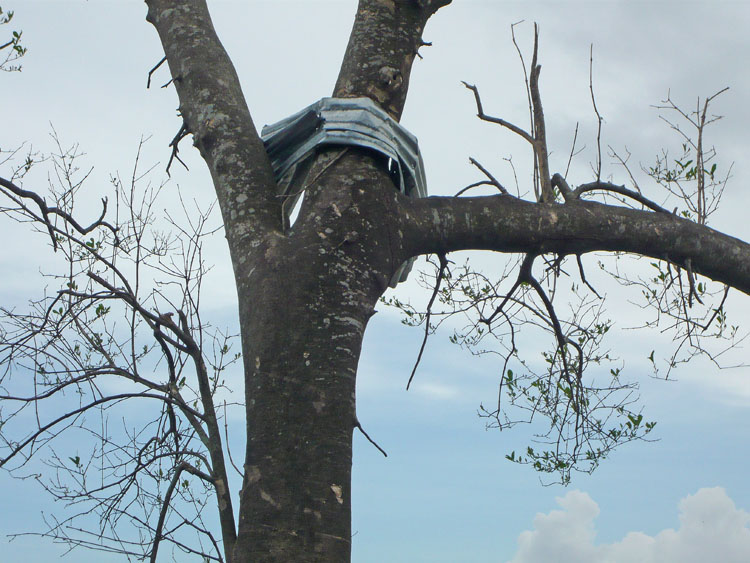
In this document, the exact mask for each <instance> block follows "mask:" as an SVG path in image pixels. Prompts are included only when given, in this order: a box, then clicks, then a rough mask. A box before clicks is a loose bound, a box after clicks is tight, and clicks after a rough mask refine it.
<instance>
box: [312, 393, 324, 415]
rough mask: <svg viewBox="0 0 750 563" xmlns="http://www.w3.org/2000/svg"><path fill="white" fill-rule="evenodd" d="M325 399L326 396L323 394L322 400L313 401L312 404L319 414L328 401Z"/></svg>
mask: <svg viewBox="0 0 750 563" xmlns="http://www.w3.org/2000/svg"><path fill="white" fill-rule="evenodd" d="M324 399H325V397H324V396H322V395H321V397H320V401H313V404H312V406H313V408H314V409H315V412H316V413H318V414H320V413H322V412H323V409H324V408H325V406H326V402H325V400H324Z"/></svg>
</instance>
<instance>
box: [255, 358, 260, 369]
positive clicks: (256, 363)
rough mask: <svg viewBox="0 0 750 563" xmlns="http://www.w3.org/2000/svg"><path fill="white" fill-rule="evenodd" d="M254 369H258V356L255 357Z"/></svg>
mask: <svg viewBox="0 0 750 563" xmlns="http://www.w3.org/2000/svg"><path fill="white" fill-rule="evenodd" d="M255 369H260V356H255Z"/></svg>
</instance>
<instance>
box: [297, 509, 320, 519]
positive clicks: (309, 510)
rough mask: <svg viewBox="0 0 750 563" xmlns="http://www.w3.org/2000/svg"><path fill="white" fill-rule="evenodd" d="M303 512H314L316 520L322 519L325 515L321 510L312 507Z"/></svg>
mask: <svg viewBox="0 0 750 563" xmlns="http://www.w3.org/2000/svg"><path fill="white" fill-rule="evenodd" d="M302 512H304V513H305V514H312V515H313V516H315V519H316V520H320V519H321V518H323V516H322V515H321V514H320V510H313V509H312V508H305V509H304V510H303V511H302Z"/></svg>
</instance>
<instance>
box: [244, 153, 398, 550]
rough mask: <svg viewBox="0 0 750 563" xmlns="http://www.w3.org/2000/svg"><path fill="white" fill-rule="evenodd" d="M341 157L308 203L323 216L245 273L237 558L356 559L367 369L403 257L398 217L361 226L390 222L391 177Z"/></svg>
mask: <svg viewBox="0 0 750 563" xmlns="http://www.w3.org/2000/svg"><path fill="white" fill-rule="evenodd" d="M332 152H334V153H335V152H336V151H335V150H334V151H332ZM324 158H325V157H324ZM342 160H343V162H341V163H340V164H339V166H337V168H336V172H333V173H331V174H330V175H326V176H325V177H323V178H322V179H321V182H320V186H319V188H318V189H317V190H313V191H312V192H311V193H310V195H309V197H308V198H307V199H308V201H307V202H306V203H303V213H305V216H306V217H312V218H314V219H313V220H311V221H304V222H303V224H299V223H298V224H297V225H295V227H294V228H293V229H292V232H291V233H290V235H289V236H288V237H277V238H274V239H272V240H271V241H270V242H269V244H268V246H267V247H265V248H263V249H262V254H263V258H262V259H260V257H258V258H257V259H255V260H253V261H252V262H251V263H249V262H248V268H247V270H243V269H241V268H240V269H239V270H238V271H237V275H238V279H239V283H238V286H239V301H240V323H241V332H242V338H243V353H244V358H245V381H246V388H245V400H246V402H247V436H248V442H247V452H246V461H245V467H244V471H245V479H244V484H243V488H242V493H241V503H240V521H239V530H238V532H239V533H238V538H237V543H236V547H235V550H234V559H233V561H234V562H237V563H239V562H243V563H244V562H248V561H295V562H297V561H300V562H302V561H348V560H349V556H350V551H351V464H352V430H353V428H354V427H355V423H356V413H355V378H356V371H357V362H358V360H359V354H360V348H361V343H362V337H363V334H364V330H365V326H366V324H367V321H368V319H369V318H370V317H371V316H372V314H373V311H374V306H375V304H376V302H377V299H378V297H379V296H380V295H381V294H382V292H383V291H384V289H385V287H386V286H387V282H388V279H389V275H390V274H391V273H392V272H393V271H394V270H395V269H396V267H398V265H400V260H398V259H397V260H395V261H394V257H393V256H392V255H391V248H390V247H389V245H388V244H387V241H388V240H389V239H390V238H393V236H394V235H393V233H390V232H389V230H390V228H391V227H390V225H389V223H390V222H389V221H388V220H385V219H384V220H368V219H363V217H364V216H365V215H370V216H372V217H375V218H379V217H385V216H386V213H387V210H386V209H385V208H384V206H383V202H388V201H393V194H394V193H395V187H394V186H393V185H392V184H390V181H389V180H388V176H387V172H386V171H385V169H384V167H382V168H381V167H379V166H378V165H377V163H376V162H374V159H372V158H371V157H369V156H367V155H361V154H356V153H352V154H351V155H347V156H345V157H344V158H343V159H342ZM384 180H385V181H384ZM389 184H390V185H389ZM377 209H381V210H382V213H377V212H376V213H372V211H373V210H377ZM365 210H370V213H365ZM300 222H302V221H301V220H300ZM378 272H382V273H378Z"/></svg>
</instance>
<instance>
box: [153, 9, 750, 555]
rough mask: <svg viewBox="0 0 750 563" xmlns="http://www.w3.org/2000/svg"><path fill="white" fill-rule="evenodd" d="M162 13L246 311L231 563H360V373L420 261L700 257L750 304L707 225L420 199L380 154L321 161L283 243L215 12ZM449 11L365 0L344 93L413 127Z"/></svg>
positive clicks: (738, 248) (271, 185)
mask: <svg viewBox="0 0 750 563" xmlns="http://www.w3.org/2000/svg"><path fill="white" fill-rule="evenodd" d="M146 3H147V5H148V18H147V19H148V21H149V22H151V23H152V24H153V25H154V27H155V28H156V30H157V32H158V33H159V36H160V38H161V41H162V44H163V47H164V52H165V54H166V59H167V61H168V63H169V67H170V70H171V73H172V77H173V79H174V86H175V88H176V90H177V93H178V95H179V100H180V106H179V107H180V113H181V115H182V118H183V120H184V132H189V133H192V135H193V138H194V144H195V146H196V147H197V148H198V150H199V151H200V153H201V155H202V156H203V158H204V159H205V161H206V163H207V165H208V167H209V169H210V171H211V175H212V178H213V182H214V188H215V190H216V194H217V197H218V200H219V204H220V206H221V211H222V214H223V219H224V223H225V228H226V236H227V240H228V244H229V248H230V251H231V256H232V262H233V266H234V273H235V281H236V284H237V292H238V297H239V315H240V327H241V334H242V351H243V358H244V374H245V398H246V411H247V437H248V438H247V451H246V454H245V464H244V471H245V475H244V483H243V488H242V492H241V497H240V506H239V522H238V524H237V530H236V535H235V530H234V529H233V526H232V523H231V521H230V520H229V519H223V520H222V525H223V527H224V530H223V536H224V541H225V552H226V555H227V559H228V560H230V561H233V562H235V563H239V562H248V561H298V562H302V561H323V560H325V561H347V560H349V558H350V548H351V528H350V521H351V518H350V508H351V502H350V501H351V492H350V491H351V489H350V482H351V479H350V475H351V462H352V431H353V429H354V428H355V425H356V424H357V419H356V410H355V378H356V372H357V361H358V358H359V354H360V348H361V344H362V338H363V334H364V331H365V327H366V326H367V322H368V319H369V318H370V316H371V315H372V314H373V310H374V306H375V304H376V302H377V300H378V298H379V297H380V296H381V295H382V294H383V292H384V291H385V289H386V287H387V285H388V280H389V279H390V276H391V275H392V273H393V272H394V271H395V270H396V268H397V267H398V266H399V265H400V264H401V263H402V262H403V261H404V260H405V259H407V258H409V257H411V256H415V255H419V254H424V253H429V252H438V253H445V252H447V251H454V250H460V249H491V250H496V251H501V252H526V253H543V252H555V253H559V254H563V255H564V254H572V253H574V254H580V253H584V252H589V251H593V250H612V251H625V252H635V253H640V254H645V255H648V256H652V257H654V258H661V259H667V260H670V261H672V262H673V263H676V264H683V263H684V262H685V261H686V260H688V259H689V260H690V261H691V262H690V264H691V267H692V270H693V271H694V272H697V273H701V274H704V275H706V276H708V277H711V278H713V279H717V280H720V281H722V282H724V283H727V284H729V285H731V286H733V287H736V288H738V289H740V290H741V291H743V292H746V293H750V266H748V264H750V246H749V245H747V244H745V243H743V242H741V241H739V240H737V239H733V238H731V237H728V236H725V235H722V234H720V233H717V232H715V231H713V230H711V229H708V228H706V227H702V226H699V225H697V224H695V223H692V222H689V221H687V220H683V219H679V218H677V217H675V216H673V215H670V214H667V213H657V212H651V211H637V210H631V209H625V208H621V207H613V206H606V205H602V204H596V203H589V202H581V201H572V202H570V203H565V204H558V203H549V202H545V203H530V202H525V201H521V200H518V199H516V198H514V197H512V196H509V195H498V196H493V197H481V198H460V199H454V198H428V199H425V200H418V201H414V200H410V199H408V198H406V197H403V196H402V195H401V194H399V193H398V191H397V190H395V189H394V187H393V184H392V181H391V179H390V177H389V174H388V170H387V163H385V162H384V161H383V160H382V159H380V158H378V157H376V156H374V155H372V154H371V153H368V152H367V151H365V150H356V149H351V150H349V151H347V153H346V154H345V155H343V157H341V158H337V157H338V156H340V155H338V154H337V151H336V149H328V150H324V151H321V152H320V154H319V155H318V157H317V158H318V163H317V165H318V166H321V164H325V163H326V162H332V161H333V159H334V158H337V160H336V161H335V162H333V164H332V166H330V167H328V168H326V169H325V170H324V171H323V173H322V174H321V175H320V177H319V178H317V180H316V182H315V184H314V185H313V186H311V187H310V188H309V189H308V191H307V192H306V195H305V199H304V201H303V204H302V208H301V211H300V214H299V219H298V220H297V222H296V223H295V224H294V226H293V228H292V229H291V230H289V231H288V232H286V233H285V232H284V231H283V221H282V211H281V201H280V199H279V198H278V197H277V196H276V193H277V191H276V184H275V182H274V179H273V174H272V170H271V166H270V163H269V160H268V157H267V155H266V153H265V151H264V149H263V145H262V143H261V141H260V139H259V138H258V135H257V133H256V128H255V126H254V124H253V121H252V118H251V115H250V112H249V110H248V108H247V106H246V103H245V100H244V98H243V94H242V91H241V88H240V85H239V81H238V79H237V76H236V73H235V71H234V68H233V66H232V64H231V61H230V60H229V58H228V56H227V54H226V52H225V51H224V49H223V47H222V45H221V43H220V41H219V39H218V37H217V36H216V33H215V31H214V29H213V26H212V23H211V20H210V17H209V14H208V9H207V7H206V3H205V1H204V0H182V1H180V2H176V1H174V0H146ZM449 3H450V0H432V1H430V0H360V2H359V8H358V11H357V16H356V21H355V23H354V27H353V30H352V34H351V39H350V41H349V45H348V47H347V50H346V54H345V56H344V60H343V64H342V66H341V72H340V75H339V78H338V81H337V83H336V86H335V89H334V96H339V97H357V96H368V97H370V98H372V99H373V100H375V101H376V102H377V103H379V104H380V105H381V106H382V107H383V108H385V109H386V110H387V111H388V112H389V113H390V114H391V115H392V116H393V117H394V118H396V119H398V118H399V117H400V115H401V112H402V110H403V106H404V101H405V99H406V94H407V89H408V84H409V75H410V70H411V66H412V62H413V61H414V58H415V56H416V54H417V50H418V49H419V47H420V45H421V44H422V40H421V35H422V31H423V29H424V26H425V24H426V22H427V20H428V19H429V17H430V16H431V15H432V14H434V13H435V12H436V11H437V10H438V9H439V8H441V7H442V6H445V5H447V4H449ZM311 101H312V100H311ZM319 169H320V170H323V168H319ZM219 504H220V507H222V508H224V509H226V508H227V506H226V505H225V504H224V500H223V499H221V498H220V499H219Z"/></svg>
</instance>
